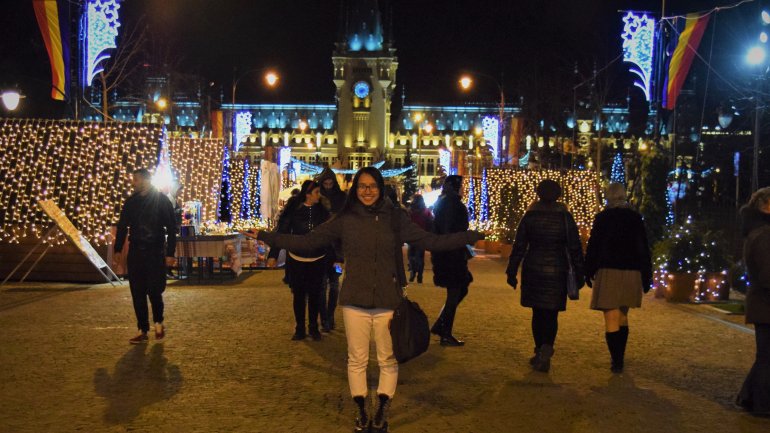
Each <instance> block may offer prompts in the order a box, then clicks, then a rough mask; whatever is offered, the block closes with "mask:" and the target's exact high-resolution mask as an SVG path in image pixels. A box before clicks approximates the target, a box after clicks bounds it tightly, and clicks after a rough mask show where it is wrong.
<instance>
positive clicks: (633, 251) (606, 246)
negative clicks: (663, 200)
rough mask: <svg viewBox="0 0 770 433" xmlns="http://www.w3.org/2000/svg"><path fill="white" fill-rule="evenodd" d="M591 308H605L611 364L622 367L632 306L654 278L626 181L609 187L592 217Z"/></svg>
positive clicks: (588, 263) (588, 274)
mask: <svg viewBox="0 0 770 433" xmlns="http://www.w3.org/2000/svg"><path fill="white" fill-rule="evenodd" d="M585 275H586V284H587V285H588V287H593V294H592V296H591V308H592V309H594V310H599V311H602V312H603V313H604V326H605V334H604V336H605V339H606V341H607V347H608V348H609V351H610V357H611V358H612V366H611V368H610V370H612V372H613V373H622V372H623V363H624V357H625V351H626V342H627V341H628V311H629V309H631V308H639V307H641V305H642V292H644V293H647V292H648V291H649V290H650V284H651V283H652V260H651V257H650V248H649V245H648V242H647V233H646V231H645V228H644V221H643V220H642V216H641V215H639V213H638V212H636V211H634V210H633V209H631V208H630V206H629V204H628V202H627V201H626V190H625V187H623V185H622V184H619V183H611V184H610V185H609V187H608V188H607V207H606V208H605V209H604V210H603V211H601V212H599V213H598V214H597V215H596V217H595V218H594V223H593V228H592V229H591V237H590V239H588V248H587V251H586V259H585Z"/></svg>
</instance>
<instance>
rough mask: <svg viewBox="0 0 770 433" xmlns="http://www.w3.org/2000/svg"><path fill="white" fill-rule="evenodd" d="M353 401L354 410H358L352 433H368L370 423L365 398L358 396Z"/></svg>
mask: <svg viewBox="0 0 770 433" xmlns="http://www.w3.org/2000/svg"><path fill="white" fill-rule="evenodd" d="M353 401H354V402H356V408H357V410H358V413H356V421H355V426H354V427H353V433H363V432H366V433H368V432H369V429H370V427H371V421H370V420H369V415H368V414H367V413H366V397H364V396H361V395H359V396H356V397H353Z"/></svg>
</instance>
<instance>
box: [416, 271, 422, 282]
mask: <svg viewBox="0 0 770 433" xmlns="http://www.w3.org/2000/svg"><path fill="white" fill-rule="evenodd" d="M417 284H422V272H418V273H417Z"/></svg>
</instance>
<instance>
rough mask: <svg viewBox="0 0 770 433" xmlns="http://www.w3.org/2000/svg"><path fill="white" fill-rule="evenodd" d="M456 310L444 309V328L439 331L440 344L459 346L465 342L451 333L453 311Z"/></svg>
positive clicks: (453, 321)
mask: <svg viewBox="0 0 770 433" xmlns="http://www.w3.org/2000/svg"><path fill="white" fill-rule="evenodd" d="M456 312H457V311H456V310H455V311H450V310H444V329H443V330H442V332H441V334H440V335H441V345H442V346H452V347H459V346H464V345H465V342H464V341H462V340H458V339H457V338H455V337H454V335H452V327H453V326H454V323H455V313H456Z"/></svg>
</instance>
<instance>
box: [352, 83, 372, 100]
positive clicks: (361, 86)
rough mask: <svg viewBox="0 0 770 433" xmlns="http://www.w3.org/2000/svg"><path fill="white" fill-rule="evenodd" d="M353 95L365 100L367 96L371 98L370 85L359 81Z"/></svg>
mask: <svg viewBox="0 0 770 433" xmlns="http://www.w3.org/2000/svg"><path fill="white" fill-rule="evenodd" d="M353 93H355V94H356V96H357V97H359V98H361V99H364V98H366V97H367V96H369V84H368V83H366V82H365V81H359V82H357V83H356V84H355V85H354V86H353Z"/></svg>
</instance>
